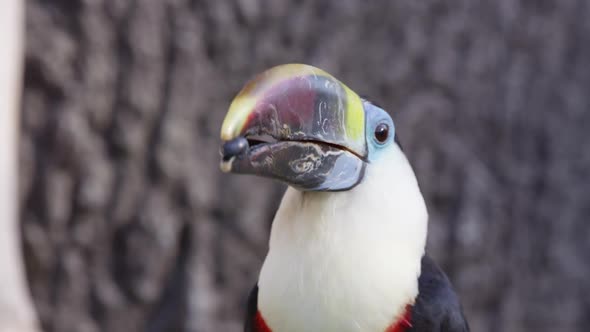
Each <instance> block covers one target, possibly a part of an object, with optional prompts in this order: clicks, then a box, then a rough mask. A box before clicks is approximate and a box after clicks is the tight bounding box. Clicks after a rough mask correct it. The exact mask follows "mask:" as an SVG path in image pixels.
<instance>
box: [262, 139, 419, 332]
mask: <svg viewBox="0 0 590 332" xmlns="http://www.w3.org/2000/svg"><path fill="white" fill-rule="evenodd" d="M382 158H383V160H379V161H378V162H373V163H371V164H369V165H368V166H367V170H366V174H365V178H364V179H363V182H362V183H361V184H360V185H358V186H357V187H355V188H353V189H352V190H350V191H346V192H336V193H329V192H300V191H297V190H295V189H292V188H289V189H288V190H287V192H286V194H285V197H284V198H283V201H282V203H281V207H280V208H279V211H278V212H277V215H276V217H275V220H274V222H273V228H272V232H271V239H270V243H269V253H268V256H267V258H266V260H265V262H264V266H263V268H262V271H261V274H260V280H259V308H260V310H261V312H262V314H263V316H264V317H265V319H266V320H267V323H268V324H269V326H270V327H271V329H273V330H277V331H287V332H288V331H302V330H305V331H341V332H343V331H375V332H382V331H384V330H385V328H386V327H387V326H389V325H390V324H391V323H392V322H393V321H395V319H396V318H397V317H398V316H399V315H401V314H402V313H403V310H404V309H405V307H406V305H407V304H411V303H412V302H413V301H414V299H415V297H416V296H417V293H418V276H419V274H420V259H421V257H422V255H423V253H424V245H425V240H426V221H427V213H426V208H425V205H424V200H423V198H422V195H421V194H420V191H419V189H418V185H417V183H416V179H415V176H414V173H413V171H412V169H411V167H410V166H409V164H408V162H407V160H406V158H405V156H404V155H403V153H401V151H399V149H397V150H395V151H393V152H392V153H391V154H387V155H384V156H383V157H382ZM355 324H356V325H355Z"/></svg>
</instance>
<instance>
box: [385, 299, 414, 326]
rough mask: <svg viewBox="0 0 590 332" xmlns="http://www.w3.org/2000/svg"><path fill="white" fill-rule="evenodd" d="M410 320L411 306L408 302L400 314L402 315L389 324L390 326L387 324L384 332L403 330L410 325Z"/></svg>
mask: <svg viewBox="0 0 590 332" xmlns="http://www.w3.org/2000/svg"><path fill="white" fill-rule="evenodd" d="M411 321H412V306H410V305H409V304H408V305H407V306H406V310H405V311H404V314H403V315H402V317H401V318H400V319H398V320H397V322H395V323H393V324H391V326H389V327H388V328H387V330H385V332H404V331H406V330H407V329H408V328H410V327H412V323H411Z"/></svg>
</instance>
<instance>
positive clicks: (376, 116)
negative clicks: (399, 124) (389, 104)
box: [363, 101, 395, 162]
mask: <svg viewBox="0 0 590 332" xmlns="http://www.w3.org/2000/svg"><path fill="white" fill-rule="evenodd" d="M363 106H364V107H365V116H366V118H365V119H366V130H365V133H366V140H367V147H368V148H369V154H368V160H369V162H372V161H375V160H378V159H379V157H380V156H381V154H382V153H383V152H384V151H386V150H387V149H391V148H392V147H393V145H394V144H395V143H394V137H395V126H394V124H393V120H392V119H391V116H389V114H387V112H385V111H384V110H383V109H381V108H379V107H378V106H375V105H373V104H371V103H370V102H368V101H363ZM381 123H385V124H387V125H388V126H389V135H388V136H387V140H385V142H383V143H381V142H379V141H377V139H376V138H375V128H377V126H378V125H379V124H381Z"/></svg>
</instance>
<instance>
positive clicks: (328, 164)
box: [221, 64, 367, 191]
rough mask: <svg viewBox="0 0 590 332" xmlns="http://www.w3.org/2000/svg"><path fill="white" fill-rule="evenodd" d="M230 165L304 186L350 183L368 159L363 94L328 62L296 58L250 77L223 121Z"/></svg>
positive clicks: (232, 169) (334, 186) (225, 166)
mask: <svg viewBox="0 0 590 332" xmlns="http://www.w3.org/2000/svg"><path fill="white" fill-rule="evenodd" d="M221 139H222V141H223V142H224V144H223V146H222V158H223V159H222V161H221V169H222V170H223V171H224V172H233V173H243V174H254V175H259V176H265V177H270V178H275V179H278V180H281V181H283V182H286V183H287V184H289V185H291V186H294V187H296V188H298V189H301V190H324V191H326V190H328V191H337V190H347V189H350V188H352V187H354V186H355V185H357V184H358V183H359V182H360V181H361V180H362V176H363V173H364V167H365V160H366V158H367V144H366V140H365V112H364V108H363V102H362V100H361V98H360V97H359V96H358V95H357V94H356V93H354V92H353V91H352V90H350V89H349V88H348V87H347V86H345V85H344V84H342V83H341V82H339V81H338V80H337V79H335V78H334V77H332V76H331V75H330V74H328V73H326V72H324V71H323V70H321V69H318V68H315V67H312V66H308V65H302V64H289V65H282V66H278V67H274V68H271V69H269V70H267V71H265V72H263V73H262V74H260V75H258V76H257V77H256V78H254V79H253V80H251V81H250V82H248V83H247V84H246V86H245V87H244V88H243V89H242V91H240V93H239V94H238V95H237V96H236V98H235V99H234V100H233V102H232V103H231V106H230V108H229V111H228V113H227V115H226V117H225V120H224V121H223V125H222V128H221Z"/></svg>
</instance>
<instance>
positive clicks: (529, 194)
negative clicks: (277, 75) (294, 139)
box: [19, 0, 590, 332]
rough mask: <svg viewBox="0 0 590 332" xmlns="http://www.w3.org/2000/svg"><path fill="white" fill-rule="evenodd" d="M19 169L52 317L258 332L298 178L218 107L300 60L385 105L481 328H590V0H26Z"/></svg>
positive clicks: (29, 271)
mask: <svg viewBox="0 0 590 332" xmlns="http://www.w3.org/2000/svg"><path fill="white" fill-rule="evenodd" d="M24 16H25V26H26V27H25V31H26V32H25V36H26V37H25V42H26V48H25V59H24V90H23V92H22V115H21V134H20V143H19V144H20V145H19V152H20V157H19V169H20V174H19V180H20V195H19V197H20V213H21V230H22V245H23V251H24V261H25V267H26V275H27V279H28V285H29V287H30V292H31V295H32V300H33V303H34V308H35V309H36V311H37V314H38V317H39V320H40V322H41V326H42V329H43V330H44V331H48V332H53V331H56V332H57V331H59V332H61V331H64V332H74V331H75V332H95V331H109V332H119V331H126V332H128V331H149V332H159V331H187V332H189V331H191V332H192V331H206V332H208V331H229V332H232V331H241V324H242V316H243V312H244V305H245V300H246V296H247V294H248V292H249V290H250V288H251V287H252V286H253V285H254V283H255V281H256V279H257V274H258V271H259V268H260V266H261V263H262V260H263V258H264V255H265V253H266V250H267V240H268V233H269V227H270V223H271V221H272V218H273V214H274V211H275V209H276V208H277V205H278V203H279V200H280V197H281V195H282V192H283V190H284V187H282V186H281V185H278V184H276V183H273V182H271V181H269V180H262V179H257V178H252V177H243V176H234V175H223V174H222V173H221V172H220V171H219V168H218V163H219V155H218V149H219V145H220V140H219V138H218V135H219V129H220V126H221V121H222V119H223V117H224V115H225V112H226V110H227V108H228V106H229V103H230V101H231V100H232V98H233V96H234V95H235V94H236V93H237V92H238V91H239V89H240V88H241V87H242V85H243V84H244V83H245V82H246V81H247V80H248V79H249V78H251V77H253V76H254V75H255V74H257V73H259V72H261V71H263V70H265V69H267V68H269V67H271V66H274V65H278V64H283V63H290V62H303V63H308V64H312V65H315V66H318V67H321V68H323V69H325V70H326V71H328V72H330V73H332V74H333V75H334V76H336V77H338V78H339V79H340V80H342V81H343V82H345V83H346V84H347V85H348V86H350V87H351V88H352V89H353V90H355V91H356V92H358V93H359V94H361V95H366V96H369V97H370V98H371V99H372V100H374V101H375V102H377V103H378V104H380V105H382V106H383V107H384V108H385V109H387V110H388V111H389V112H390V113H391V114H392V115H393V118H394V121H395V122H396V128H397V132H398V133H399V135H400V138H401V141H402V143H403V146H404V150H405V152H406V154H407V156H408V158H409V159H410V161H411V163H412V165H413V167H414V169H415V171H416V173H417V177H418V180H419V183H420V186H421V188H422V191H423V193H424V195H425V198H426V201H427V205H428V208H429V212H430V216H431V218H430V224H429V239H428V248H427V251H428V252H429V253H430V255H431V256H433V257H434V258H435V259H436V260H437V261H438V262H439V263H440V264H441V265H442V267H443V268H444V269H445V270H446V272H447V273H448V275H449V277H450V279H451V280H452V282H453V283H454V285H455V287H456V289H457V291H458V293H459V294H460V296H461V299H462V303H463V306H464V310H465V314H466V316H467V318H468V320H469V322H470V324H471V327H472V330H473V331H475V332H479V331H482V332H485V331H489V332H493V331H494V332H495V331H517V332H518V331H523V332H528V331H531V332H532V331H552V332H553V331H587V330H588V326H590V287H589V281H588V279H589V277H590V264H588V262H589V260H590V227H588V216H590V150H589V144H590V2H589V1H587V0H560V1H551V0H480V1H473V0H457V1H443V0H420V1H417V0H394V1H385V0H383V1H354V0H333V1H327V0H320V1H311V0H280V1H270V0H232V1H215V0H209V1H205V0H127V1H125V0H118V1H117V0H27V1H26V6H25V13H24Z"/></svg>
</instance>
